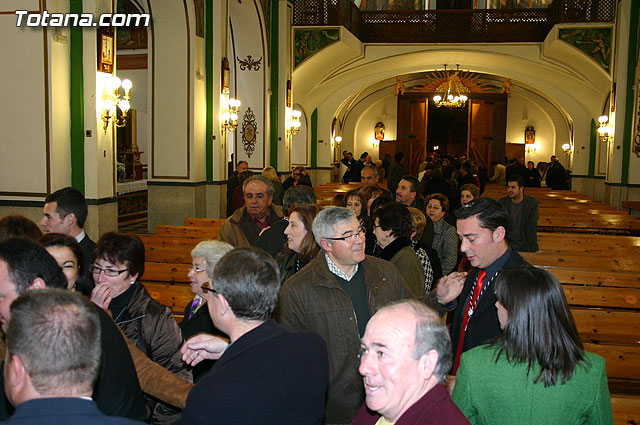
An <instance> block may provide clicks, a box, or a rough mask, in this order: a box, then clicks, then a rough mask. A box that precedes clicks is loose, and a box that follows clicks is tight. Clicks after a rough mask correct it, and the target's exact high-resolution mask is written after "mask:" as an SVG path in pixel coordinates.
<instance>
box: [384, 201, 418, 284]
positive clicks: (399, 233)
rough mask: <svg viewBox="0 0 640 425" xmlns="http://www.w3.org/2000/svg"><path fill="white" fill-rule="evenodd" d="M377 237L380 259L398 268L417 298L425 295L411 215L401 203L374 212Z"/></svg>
mask: <svg viewBox="0 0 640 425" xmlns="http://www.w3.org/2000/svg"><path fill="white" fill-rule="evenodd" d="M373 220H374V225H373V234H374V235H375V236H376V240H377V241H378V245H379V246H380V248H382V250H381V251H380V258H382V259H383V260H387V261H390V262H391V263H393V264H395V265H396V266H397V267H398V269H399V270H400V274H401V275H402V276H403V277H404V280H405V282H406V283H407V286H408V287H409V288H410V289H411V291H412V292H413V293H414V294H415V295H416V296H423V295H424V294H425V276H424V269H423V268H422V263H421V262H420V259H419V258H418V256H417V255H416V253H415V251H414V250H413V248H412V247H411V232H412V228H411V213H410V212H409V209H408V208H407V207H406V206H405V205H402V204H401V203H399V202H389V203H387V204H385V205H383V206H382V207H380V208H378V209H377V210H375V211H374V212H373Z"/></svg>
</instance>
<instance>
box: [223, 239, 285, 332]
mask: <svg viewBox="0 0 640 425" xmlns="http://www.w3.org/2000/svg"><path fill="white" fill-rule="evenodd" d="M239 264H241V265H242V267H238V265H239ZM211 283H212V284H213V288H214V289H215V290H216V291H217V292H218V293H219V294H221V295H222V296H223V297H224V298H225V299H226V300H227V302H228V303H229V307H231V310H232V311H233V314H235V316H236V317H237V318H238V319H245V320H267V319H269V318H271V317H272V316H273V311H274V310H275V308H276V304H277V303H278V294H279V291H280V273H279V272H278V266H276V263H275V261H274V260H273V258H271V256H270V255H269V254H268V253H267V252H265V251H263V250H261V249H260V248H254V247H250V248H236V249H234V250H232V251H229V252H228V253H227V254H225V256H224V257H222V258H221V259H220V261H218V264H216V268H215V269H214V271H213V278H212V279H211Z"/></svg>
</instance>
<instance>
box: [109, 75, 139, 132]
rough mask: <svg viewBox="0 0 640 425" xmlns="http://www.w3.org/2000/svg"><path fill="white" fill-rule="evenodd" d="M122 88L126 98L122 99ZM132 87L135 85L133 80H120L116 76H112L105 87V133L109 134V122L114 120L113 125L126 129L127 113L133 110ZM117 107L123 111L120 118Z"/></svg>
mask: <svg viewBox="0 0 640 425" xmlns="http://www.w3.org/2000/svg"><path fill="white" fill-rule="evenodd" d="M120 87H122V89H123V90H124V96H122V98H120V93H119V91H120ZM131 87H133V83H132V82H131V80H129V79H126V80H122V81H121V80H120V78H118V77H116V76H115V75H114V76H112V77H111V78H110V79H109V80H108V81H107V84H106V85H105V92H104V94H103V95H102V123H103V125H102V128H103V129H104V132H105V133H106V132H107V127H109V121H110V120H111V119H113V124H115V126H116V127H124V126H125V125H127V112H129V109H130V108H131V103H130V102H129V100H130V99H131V96H130V95H129V92H130V91H131ZM116 107H118V108H120V111H122V115H121V116H120V117H118V114H117V111H116Z"/></svg>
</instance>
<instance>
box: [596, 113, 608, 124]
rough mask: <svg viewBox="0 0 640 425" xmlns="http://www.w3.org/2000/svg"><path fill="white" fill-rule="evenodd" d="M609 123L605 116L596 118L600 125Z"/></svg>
mask: <svg viewBox="0 0 640 425" xmlns="http://www.w3.org/2000/svg"><path fill="white" fill-rule="evenodd" d="M608 121H609V117H608V116H606V115H600V117H599V118H598V122H600V125H604V124H606V123H607V122H608Z"/></svg>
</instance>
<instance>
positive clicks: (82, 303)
mask: <svg viewBox="0 0 640 425" xmlns="http://www.w3.org/2000/svg"><path fill="white" fill-rule="evenodd" d="M100 327H101V325H100V318H99V317H98V311H97V309H96V308H95V306H93V305H92V304H91V303H90V302H89V301H88V300H86V299H84V298H83V297H81V296H79V295H76V294H73V293H71V292H67V291H65V290H63V289H42V290H39V291H28V292H26V293H25V294H24V295H22V296H21V297H20V298H18V299H17V300H16V301H15V302H14V303H13V304H12V305H11V323H10V324H9V329H8V332H7V351H8V355H7V356H6V361H5V367H4V370H5V388H6V391H7V397H8V398H9V400H10V401H11V403H12V404H13V405H15V406H16V413H15V414H14V415H13V416H12V417H11V418H10V419H9V420H8V421H7V422H6V423H7V424H16V425H27V424H44V423H46V424H50V425H57V424H60V425H62V424H64V425H74V424H78V425H80V424H81V425H109V424H114V425H115V424H124V425H127V424H132V425H133V424H142V422H138V421H134V420H131V419H127V418H121V417H110V416H106V415H105V414H104V413H102V412H100V410H98V406H97V405H96V403H95V402H94V401H93V400H91V398H90V397H91V394H92V393H93V382H94V381H95V379H96V377H97V376H98V369H99V367H100V350H101V343H100V339H101V332H100Z"/></svg>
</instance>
